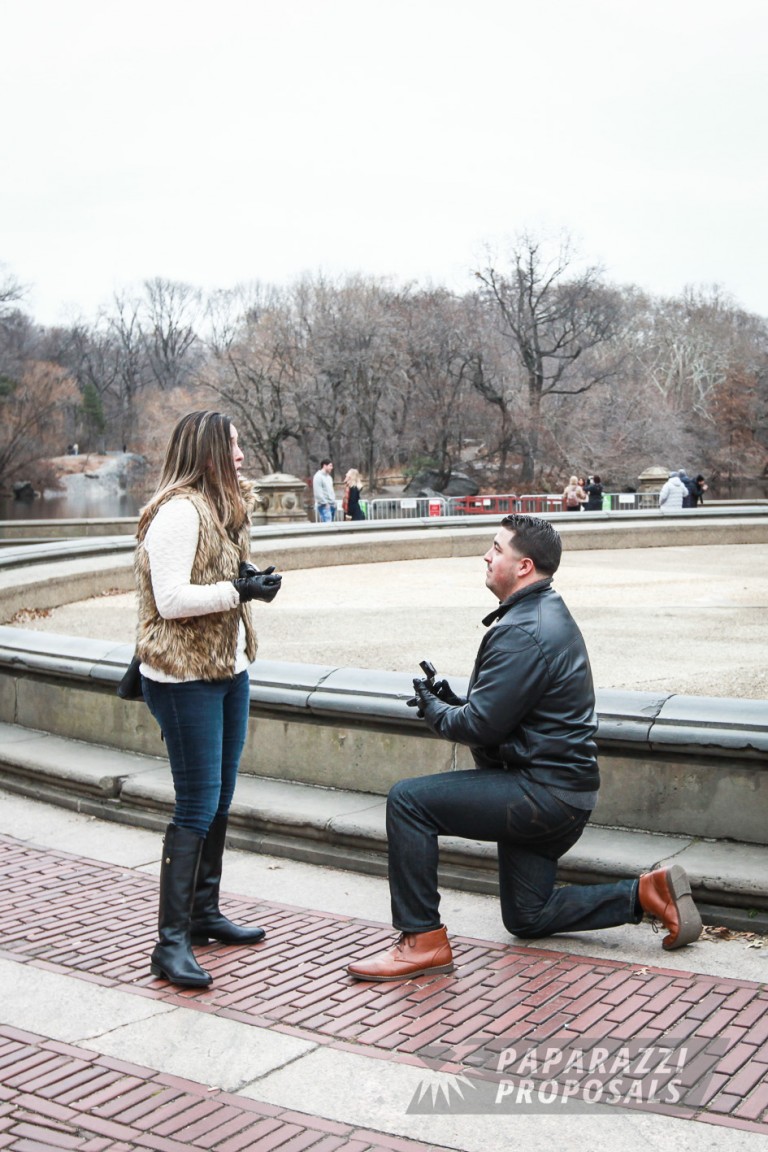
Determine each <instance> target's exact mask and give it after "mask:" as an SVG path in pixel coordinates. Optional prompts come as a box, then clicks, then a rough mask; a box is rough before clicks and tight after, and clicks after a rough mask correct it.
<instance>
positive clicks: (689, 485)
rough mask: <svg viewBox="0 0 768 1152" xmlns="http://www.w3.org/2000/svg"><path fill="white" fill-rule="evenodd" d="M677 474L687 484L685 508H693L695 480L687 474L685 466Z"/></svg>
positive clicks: (684, 500)
mask: <svg viewBox="0 0 768 1152" xmlns="http://www.w3.org/2000/svg"><path fill="white" fill-rule="evenodd" d="M677 474H678V476H679V477H680V479H681V480H682V482H683V484H685V492H686V494H685V496H683V508H693V487H694V484H693V480H692V479H691V478H690V476H689V475H688V474H687V472H686V471H685V468H681V469H680V470H679V471H678V473H677Z"/></svg>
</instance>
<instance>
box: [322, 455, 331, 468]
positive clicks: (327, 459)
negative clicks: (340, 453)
mask: <svg viewBox="0 0 768 1152" xmlns="http://www.w3.org/2000/svg"><path fill="white" fill-rule="evenodd" d="M331 463H332V460H331V458H330V456H328V457H326V459H325V460H321V461H320V467H321V468H325V466H326V464H331Z"/></svg>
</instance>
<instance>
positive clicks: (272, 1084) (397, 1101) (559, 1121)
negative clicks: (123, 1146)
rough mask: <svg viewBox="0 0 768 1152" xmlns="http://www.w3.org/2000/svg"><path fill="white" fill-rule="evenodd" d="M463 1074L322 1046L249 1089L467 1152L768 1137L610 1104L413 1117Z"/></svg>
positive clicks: (686, 1148)
mask: <svg viewBox="0 0 768 1152" xmlns="http://www.w3.org/2000/svg"><path fill="white" fill-rule="evenodd" d="M455 1081H456V1078H455V1077H452V1076H450V1075H446V1074H440V1073H439V1072H434V1071H429V1070H427V1069H425V1067H424V1066H421V1065H416V1066H409V1065H406V1064H392V1063H389V1062H384V1061H373V1060H370V1059H367V1058H366V1057H364V1056H361V1055H358V1054H355V1053H350V1052H339V1051H336V1050H334V1051H329V1050H328V1049H318V1050H316V1051H315V1052H313V1053H311V1054H310V1055H309V1056H306V1057H305V1058H304V1059H303V1060H302V1061H301V1063H300V1064H299V1065H295V1066H293V1067H291V1068H286V1069H281V1070H280V1071H278V1072H275V1073H272V1074H271V1075H269V1076H266V1077H264V1078H263V1079H261V1080H259V1081H258V1083H256V1084H253V1085H248V1086H246V1087H245V1088H243V1089H242V1091H241V1094H242V1095H243V1096H252V1097H253V1099H256V1100H260V1101H266V1102H267V1103H270V1104H274V1105H276V1106H280V1107H283V1108H286V1107H291V1106H292V1102H294V1101H295V1100H296V1098H297V1096H299V1097H300V1098H301V1100H302V1107H303V1108H305V1109H306V1110H307V1111H309V1112H312V1113H314V1114H316V1115H319V1116H325V1117H327V1118H328V1119H329V1120H338V1119H340V1118H341V1114H342V1113H343V1114H344V1117H345V1120H346V1122H347V1123H353V1124H359V1125H360V1126H361V1127H365V1128H373V1129H379V1130H383V1131H387V1132H393V1133H396V1134H397V1135H399V1136H403V1137H406V1138H408V1139H411V1140H422V1141H428V1142H430V1143H437V1144H443V1145H447V1146H448V1147H450V1148H460V1149H463V1150H464V1152H508V1150H509V1149H510V1147H516V1146H519V1147H523V1148H529V1149H532V1150H533V1149H535V1150H537V1152H538V1150H540V1152H547V1150H550V1152H551V1149H552V1147H553V1146H554V1147H565V1148H567V1149H568V1152H616V1150H617V1149H621V1150H622V1152H623V1150H625V1149H629V1148H636V1149H639V1148H645V1149H659V1152H661V1149H667V1148H670V1147H674V1148H675V1149H676V1150H679V1152H701V1149H703V1148H709V1147H712V1148H715V1147H717V1148H718V1149H723V1150H724V1152H743V1150H745V1149H747V1148H750V1147H752V1144H751V1141H754V1140H755V1139H760V1137H757V1136H755V1135H754V1134H752V1133H746V1132H739V1131H736V1130H734V1129H721V1128H720V1127H718V1128H717V1129H712V1130H711V1131H708V1130H707V1128H706V1127H702V1126H700V1125H694V1124H691V1123H690V1122H686V1121H684V1120H678V1119H674V1118H672V1117H668V1116H664V1117H662V1116H653V1115H650V1114H649V1113H641V1112H638V1113H634V1112H633V1113H628V1112H619V1111H618V1110H616V1109H613V1110H610V1111H609V1110H606V1109H603V1110H601V1111H600V1112H599V1114H594V1115H589V1114H586V1115H582V1114H579V1115H578V1116H574V1115H570V1116H568V1115H566V1116H565V1117H564V1116H563V1115H558V1113H557V1112H556V1111H554V1109H553V1110H552V1111H551V1112H550V1113H549V1114H547V1113H544V1114H537V1115H530V1114H526V1112H525V1109H524V1108H519V1109H518V1110H517V1111H514V1112H512V1113H511V1114H507V1115H505V1114H504V1113H503V1112H502V1110H501V1109H498V1110H497V1111H496V1112H495V1114H490V1115H488V1114H486V1115H482V1114H481V1115H462V1114H461V1113H459V1112H457V1113H454V1114H450V1113H449V1114H447V1115H435V1114H432V1115H410V1114H408V1111H407V1110H408V1106H409V1104H410V1103H411V1101H412V1100H413V1099H414V1096H416V1095H417V1094H418V1093H419V1092H420V1091H422V1090H423V1087H424V1085H425V1082H428V1083H430V1084H431V1085H433V1086H434V1088H435V1090H436V1091H438V1092H439V1091H440V1090H441V1089H443V1090H444V1089H446V1088H447V1087H448V1086H449V1084H451V1082H454V1083H455Z"/></svg>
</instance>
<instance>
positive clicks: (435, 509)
mask: <svg viewBox="0 0 768 1152" xmlns="http://www.w3.org/2000/svg"><path fill="white" fill-rule="evenodd" d="M442 509H443V502H442V500H430V501H429V514H430V516H440V515H441V513H442Z"/></svg>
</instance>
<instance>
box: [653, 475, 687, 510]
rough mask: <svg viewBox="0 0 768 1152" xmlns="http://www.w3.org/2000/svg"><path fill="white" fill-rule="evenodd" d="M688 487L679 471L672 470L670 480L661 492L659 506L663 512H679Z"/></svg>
mask: <svg viewBox="0 0 768 1152" xmlns="http://www.w3.org/2000/svg"><path fill="white" fill-rule="evenodd" d="M687 495H688V489H687V488H686V486H685V484H684V483H683V481H682V480H681V479H680V473H679V472H670V474H669V480H667V482H666V484H665V485H664V487H663V488H662V490H661V492H660V493H659V508H660V509H661V511H662V512H679V511H680V510H681V509H682V507H683V500H684V499H685V497H686V496H687Z"/></svg>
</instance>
